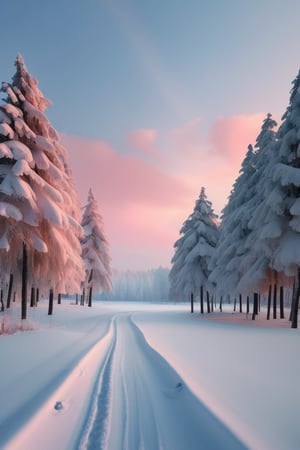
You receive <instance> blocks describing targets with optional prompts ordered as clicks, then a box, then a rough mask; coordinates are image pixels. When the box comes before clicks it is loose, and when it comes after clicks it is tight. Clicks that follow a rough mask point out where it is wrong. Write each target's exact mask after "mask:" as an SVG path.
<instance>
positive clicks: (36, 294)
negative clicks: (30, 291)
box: [35, 288, 40, 306]
mask: <svg viewBox="0 0 300 450" xmlns="http://www.w3.org/2000/svg"><path fill="white" fill-rule="evenodd" d="M39 301H40V290H39V288H36V291H35V302H36V306H37V305H38V302H39Z"/></svg>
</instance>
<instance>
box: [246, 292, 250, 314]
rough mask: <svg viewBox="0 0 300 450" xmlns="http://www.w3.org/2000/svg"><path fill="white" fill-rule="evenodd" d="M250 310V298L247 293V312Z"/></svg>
mask: <svg viewBox="0 0 300 450" xmlns="http://www.w3.org/2000/svg"><path fill="white" fill-rule="evenodd" d="M249 312H250V299H249V295H247V314H249Z"/></svg>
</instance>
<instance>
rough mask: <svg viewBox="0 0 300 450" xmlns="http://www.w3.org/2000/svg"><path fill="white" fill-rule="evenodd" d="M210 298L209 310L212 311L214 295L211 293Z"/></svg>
mask: <svg viewBox="0 0 300 450" xmlns="http://www.w3.org/2000/svg"><path fill="white" fill-rule="evenodd" d="M210 298H211V302H210V310H211V312H213V310H214V296H213V295H211V296H210Z"/></svg>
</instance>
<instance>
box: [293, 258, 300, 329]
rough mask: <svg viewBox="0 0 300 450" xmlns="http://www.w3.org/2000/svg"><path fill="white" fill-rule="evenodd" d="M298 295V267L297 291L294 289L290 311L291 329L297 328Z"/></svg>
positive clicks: (299, 283) (299, 272)
mask: <svg viewBox="0 0 300 450" xmlns="http://www.w3.org/2000/svg"><path fill="white" fill-rule="evenodd" d="M299 295H300V267H298V271H297V289H295V298H294V301H293V302H292V303H293V311H292V325H291V328H298V309H299Z"/></svg>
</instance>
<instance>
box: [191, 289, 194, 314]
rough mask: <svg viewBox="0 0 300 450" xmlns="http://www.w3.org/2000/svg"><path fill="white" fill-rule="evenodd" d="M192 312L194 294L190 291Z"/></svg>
mask: <svg viewBox="0 0 300 450" xmlns="http://www.w3.org/2000/svg"><path fill="white" fill-rule="evenodd" d="M193 312H194V294H193V292H191V313H193Z"/></svg>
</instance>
